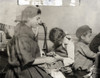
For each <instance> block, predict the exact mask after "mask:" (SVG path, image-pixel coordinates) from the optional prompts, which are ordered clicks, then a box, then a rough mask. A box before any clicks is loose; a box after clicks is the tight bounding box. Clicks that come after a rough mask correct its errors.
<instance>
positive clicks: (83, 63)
mask: <svg viewBox="0 0 100 78" xmlns="http://www.w3.org/2000/svg"><path fill="white" fill-rule="evenodd" d="M91 35H92V29H91V28H90V27H89V26H88V25H83V26H81V27H79V28H78V29H77V31H76V36H77V38H78V39H79V41H78V42H77V43H76V46H75V63H74V68H75V70H76V75H77V77H78V78H82V77H83V76H84V75H86V74H88V72H89V69H90V67H91V66H92V65H93V60H94V59H95V57H96V54H95V53H94V52H92V51H91V50H90V49H89V46H88V45H89V43H90V41H91Z"/></svg>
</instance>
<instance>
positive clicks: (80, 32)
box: [76, 25, 92, 40]
mask: <svg viewBox="0 0 100 78" xmlns="http://www.w3.org/2000/svg"><path fill="white" fill-rule="evenodd" d="M88 32H90V33H92V29H91V28H90V27H89V26H88V25H83V26H81V27H79V28H78V29H77V30H76V37H77V38H78V39H79V40H80V39H81V36H86V35H87V33H88Z"/></svg>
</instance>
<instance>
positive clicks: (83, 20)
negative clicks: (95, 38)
mask: <svg viewBox="0 0 100 78" xmlns="http://www.w3.org/2000/svg"><path fill="white" fill-rule="evenodd" d="M63 2H64V3H65V2H66V0H63ZM99 4H100V0H81V3H80V6H76V7H69V6H63V7H40V8H41V10H42V15H41V17H42V19H43V21H44V22H45V23H46V26H47V27H48V32H49V30H50V29H51V28H52V27H60V28H62V29H64V30H65V31H67V32H69V33H71V34H75V31H76V29H77V28H78V27H79V26H81V25H84V24H87V25H89V26H90V27H91V28H93V33H94V34H95V33H98V32H99V29H100V26H99V25H100V22H99V19H100V10H99V8H100V5H99ZM21 9H22V8H21V6H17V0H0V22H1V23H5V24H8V25H12V26H15V25H16V23H15V22H14V20H15V18H16V15H18V14H19V13H20V10H21ZM41 32H43V30H42V29H41V28H40V33H41Z"/></svg>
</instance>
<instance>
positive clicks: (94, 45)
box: [89, 33, 100, 53]
mask: <svg viewBox="0 0 100 78" xmlns="http://www.w3.org/2000/svg"><path fill="white" fill-rule="evenodd" d="M99 46H100V33H99V34H97V35H96V36H95V37H94V38H93V40H92V41H91V43H90V46H89V47H90V49H91V50H92V51H93V52H95V53H97V52H99V50H98V47H99Z"/></svg>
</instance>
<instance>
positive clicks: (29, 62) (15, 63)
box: [5, 6, 57, 78]
mask: <svg viewBox="0 0 100 78" xmlns="http://www.w3.org/2000/svg"><path fill="white" fill-rule="evenodd" d="M40 14H41V11H40V9H38V8H35V7H33V6H28V7H26V8H25V9H24V10H23V11H22V15H21V20H20V21H19V23H18V24H17V26H16V29H15V34H14V37H13V38H12V40H11V42H9V43H8V49H9V50H8V62H9V65H10V66H9V70H8V71H7V73H6V76H5V78H51V76H50V75H48V74H47V73H46V72H45V71H44V70H43V69H42V68H40V67H39V66H38V65H41V64H44V63H52V62H55V61H56V60H57V59H55V58H52V57H40V50H39V47H38V44H37V40H36V37H35V36H36V34H35V33H33V31H32V28H37V27H38V26H39V24H41V23H42V22H41V19H40Z"/></svg>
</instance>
